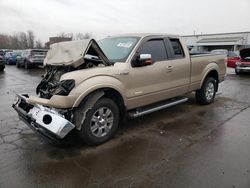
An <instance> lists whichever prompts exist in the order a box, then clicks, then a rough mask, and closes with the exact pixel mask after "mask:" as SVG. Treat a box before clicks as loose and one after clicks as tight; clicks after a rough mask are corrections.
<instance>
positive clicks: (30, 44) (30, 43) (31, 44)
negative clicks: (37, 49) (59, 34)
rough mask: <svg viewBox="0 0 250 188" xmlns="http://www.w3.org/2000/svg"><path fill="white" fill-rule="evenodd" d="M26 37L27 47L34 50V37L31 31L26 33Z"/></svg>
mask: <svg viewBox="0 0 250 188" xmlns="http://www.w3.org/2000/svg"><path fill="white" fill-rule="evenodd" d="M27 35H28V36H27V37H28V47H29V48H34V43H35V35H34V32H33V31H31V30H28V31H27Z"/></svg>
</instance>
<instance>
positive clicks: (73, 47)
mask: <svg viewBox="0 0 250 188" xmlns="http://www.w3.org/2000/svg"><path fill="white" fill-rule="evenodd" d="M88 51H95V53H97V54H98V55H99V58H100V59H101V60H102V62H103V63H104V64H105V65H110V62H109V60H108V58H107V57H106V56H105V54H104V53H103V51H102V50H101V48H100V47H99V46H98V44H97V42H96V41H95V40H94V39H85V40H77V41H67V42H59V43H55V44H52V45H51V48H50V50H49V51H48V52H47V55H46V58H45V59H44V65H54V66H62V65H66V66H67V65H71V66H73V67H75V68H76V67H78V66H80V65H81V64H83V63H84V56H85V55H86V54H87V53H88Z"/></svg>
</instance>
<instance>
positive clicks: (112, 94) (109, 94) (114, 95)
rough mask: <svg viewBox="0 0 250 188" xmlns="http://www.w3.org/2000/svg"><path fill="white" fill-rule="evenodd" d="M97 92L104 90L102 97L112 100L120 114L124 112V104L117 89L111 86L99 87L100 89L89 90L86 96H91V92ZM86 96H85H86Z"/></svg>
mask: <svg viewBox="0 0 250 188" xmlns="http://www.w3.org/2000/svg"><path fill="white" fill-rule="evenodd" d="M98 92H104V95H103V96H102V97H106V98H109V99H111V100H113V101H114V102H115V103H116V104H117V105H118V106H119V109H120V111H121V114H123V113H124V112H126V107H125V104H124V100H123V97H122V95H121V94H120V93H119V92H118V91H117V90H115V89H112V88H101V89H98V90H95V91H93V92H91V93H90V94H88V96H91V95H92V94H94V93H98ZM88 96H87V97H86V98H88Z"/></svg>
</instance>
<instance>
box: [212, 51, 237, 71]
mask: <svg viewBox="0 0 250 188" xmlns="http://www.w3.org/2000/svg"><path fill="white" fill-rule="evenodd" d="M211 53H213V54H225V55H226V56H227V57H226V58H225V63H226V64H227V67H231V68H235V67H236V62H238V61H240V56H239V55H238V54H237V52H233V51H228V50H224V49H221V50H212V51H211Z"/></svg>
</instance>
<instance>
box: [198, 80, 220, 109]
mask: <svg viewBox="0 0 250 188" xmlns="http://www.w3.org/2000/svg"><path fill="white" fill-rule="evenodd" d="M216 90H217V84H216V80H215V79H214V78H212V77H207V78H206V79H205V81H204V83H203V85H202V87H201V89H199V90H197V91H196V93H195V96H196V100H197V102H198V103H199V104H210V103H212V102H213V101H214V97H215V94H216Z"/></svg>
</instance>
